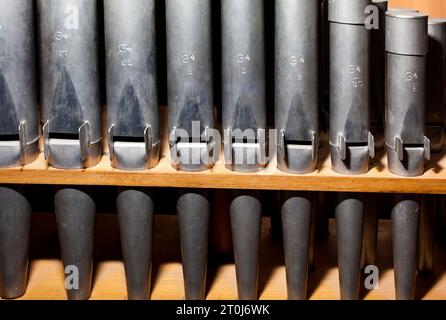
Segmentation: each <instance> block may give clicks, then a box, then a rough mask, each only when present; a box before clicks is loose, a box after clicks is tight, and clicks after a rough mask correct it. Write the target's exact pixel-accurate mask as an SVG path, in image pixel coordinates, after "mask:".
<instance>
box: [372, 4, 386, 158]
mask: <svg viewBox="0 0 446 320" xmlns="http://www.w3.org/2000/svg"><path fill="white" fill-rule="evenodd" d="M372 3H373V5H375V6H376V7H377V8H378V11H379V23H378V26H379V28H378V29H372V30H370V32H371V46H370V50H371V52H370V65H371V66H372V68H370V131H371V133H372V135H373V137H374V140H375V149H377V150H378V149H380V150H381V149H384V145H385V142H384V112H385V111H384V110H385V104H386V52H385V46H386V12H387V8H388V1H387V0H373V1H372Z"/></svg>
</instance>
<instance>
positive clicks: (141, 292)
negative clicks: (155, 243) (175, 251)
mask: <svg viewBox="0 0 446 320" xmlns="http://www.w3.org/2000/svg"><path fill="white" fill-rule="evenodd" d="M116 207H117V210H118V219H119V229H120V233H121V246H122V254H123V258H124V267H125V277H126V283H127V296H128V299H129V300H147V299H149V297H150V280H151V279H150V276H151V270H152V237H153V218H154V204H153V200H152V198H151V197H150V195H149V194H147V193H146V192H144V191H140V190H135V189H129V190H125V191H122V192H121V193H120V194H119V195H118V197H117V199H116Z"/></svg>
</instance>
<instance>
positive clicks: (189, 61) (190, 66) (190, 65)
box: [181, 53, 197, 76]
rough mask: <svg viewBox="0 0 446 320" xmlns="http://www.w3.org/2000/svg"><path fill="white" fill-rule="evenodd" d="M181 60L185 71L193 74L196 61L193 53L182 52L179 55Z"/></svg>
mask: <svg viewBox="0 0 446 320" xmlns="http://www.w3.org/2000/svg"><path fill="white" fill-rule="evenodd" d="M181 62H182V63H183V64H185V65H186V73H187V74H188V75H189V76H191V75H193V74H194V66H195V63H196V62H197V57H196V56H195V55H194V54H187V53H185V54H183V55H182V56H181Z"/></svg>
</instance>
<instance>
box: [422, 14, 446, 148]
mask: <svg viewBox="0 0 446 320" xmlns="http://www.w3.org/2000/svg"><path fill="white" fill-rule="evenodd" d="M427 31H428V36H429V52H428V55H427V83H426V97H427V104H426V129H425V130H426V136H427V137H428V138H429V141H430V149H431V152H441V151H442V149H443V143H444V129H445V112H446V110H445V108H444V106H445V104H446V95H445V88H446V19H429V21H428V28H427Z"/></svg>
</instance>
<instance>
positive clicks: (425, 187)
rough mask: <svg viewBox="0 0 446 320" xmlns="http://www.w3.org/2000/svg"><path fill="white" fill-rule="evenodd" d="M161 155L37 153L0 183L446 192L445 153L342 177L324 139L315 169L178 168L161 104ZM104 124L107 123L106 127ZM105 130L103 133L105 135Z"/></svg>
mask: <svg viewBox="0 0 446 320" xmlns="http://www.w3.org/2000/svg"><path fill="white" fill-rule="evenodd" d="M161 111H162V112H161V115H162V119H163V120H164V125H163V126H162V127H163V129H162V131H161V132H162V142H163V143H162V148H161V149H162V150H161V160H160V163H159V165H158V166H157V167H155V168H154V169H151V170H146V171H142V172H126V171H121V170H117V169H114V168H112V167H111V165H110V159H109V156H108V150H107V149H108V148H107V144H106V143H105V142H104V156H103V157H102V160H101V161H100V163H99V164H98V165H96V166H94V167H92V168H88V169H85V170H60V169H55V168H51V167H49V166H48V164H47V162H46V161H45V159H44V157H43V153H40V155H39V157H38V159H37V160H36V161H35V162H33V163H32V164H29V165H27V166H24V167H21V168H11V169H0V184H1V183H3V184H49V185H101V186H138V187H176V188H213V189H263V190H299V191H344V192H388V193H423V194H446V154H444V153H443V154H437V155H433V156H432V160H431V161H429V162H428V164H427V166H426V173H425V174H424V175H423V176H420V177H415V178H405V177H399V176H396V175H393V174H391V173H389V172H388V170H387V159H386V156H385V154H384V152H381V153H378V154H377V156H376V159H375V160H374V161H373V163H371V169H370V171H369V172H368V173H367V174H364V175H359V176H346V175H341V174H337V173H335V172H334V171H333V170H331V161H330V155H329V148H328V143H327V142H326V141H323V142H322V148H321V149H320V151H319V163H318V167H317V170H316V172H314V173H311V174H306V175H292V174H287V173H284V172H281V171H279V170H278V169H277V166H276V160H275V159H273V160H272V161H271V163H270V164H269V165H268V167H267V168H266V169H265V170H263V171H260V172H257V173H248V174H246V173H237V172H233V171H230V170H229V169H227V168H226V167H225V165H224V163H223V157H221V158H220V161H219V162H218V163H217V164H216V165H215V166H214V167H213V168H212V169H211V170H208V171H205V172H198V173H191V172H181V171H177V170H175V169H174V168H172V166H171V165H170V158H169V155H168V153H169V152H168V151H169V147H168V141H167V137H166V132H167V129H166V125H165V123H166V118H167V117H166V112H165V109H164V108H162V109H161ZM104 127H105V126H104ZM105 136H106V134H105V133H104V137H105Z"/></svg>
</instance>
